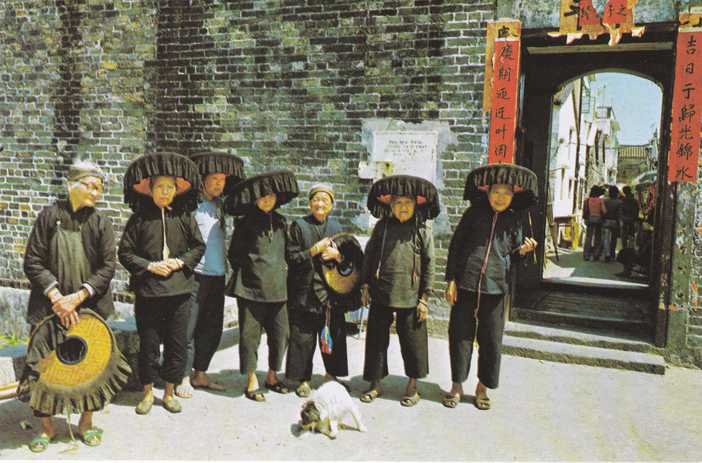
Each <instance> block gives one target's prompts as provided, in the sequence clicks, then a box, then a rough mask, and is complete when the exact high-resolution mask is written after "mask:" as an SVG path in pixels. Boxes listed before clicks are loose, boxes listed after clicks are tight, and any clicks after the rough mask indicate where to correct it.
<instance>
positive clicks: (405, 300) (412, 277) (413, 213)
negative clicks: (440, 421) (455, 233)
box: [361, 175, 441, 407]
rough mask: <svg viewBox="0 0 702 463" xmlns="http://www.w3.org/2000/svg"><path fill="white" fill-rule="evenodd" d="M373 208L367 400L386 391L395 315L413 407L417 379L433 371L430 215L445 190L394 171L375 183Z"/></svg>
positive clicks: (367, 275) (367, 261) (367, 268)
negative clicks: (375, 219)
mask: <svg viewBox="0 0 702 463" xmlns="http://www.w3.org/2000/svg"><path fill="white" fill-rule="evenodd" d="M368 209H370V211H371V213H372V214H373V215H374V216H375V217H379V218H380V221H378V223H377V224H376V225H375V227H374V228H373V232H372V234H371V237H370V239H369V240H368V243H367V244H366V251H365V258H364V261H363V271H362V272H361V283H362V285H363V286H362V288H363V289H362V291H363V294H364V299H365V301H364V302H365V303H366V304H367V302H368V299H369V296H370V301H371V306H370V311H369V315H368V331H367V333H366V348H365V360H364V367H363V379H364V380H366V381H368V382H369V383H370V388H369V389H368V390H367V391H366V392H365V393H363V395H361V401H362V402H366V403H368V402H372V401H373V400H375V398H377V397H378V396H379V395H380V394H381V389H380V381H381V380H382V379H383V378H384V377H386V376H387V375H388V359H387V352H388V346H389V343H390V325H391V324H392V322H393V317H394V319H395V323H396V328H397V334H398V336H399V338H400V347H401V351H402V359H403V361H404V366H405V375H406V376H407V378H408V380H407V387H406V389H405V395H404V397H402V400H401V401H400V403H401V404H402V405H403V406H405V407H412V406H414V405H416V404H417V402H419V400H420V395H419V392H418V390H417V379H420V378H423V377H425V376H426V375H427V374H428V373H429V352H428V338H427V323H426V320H427V317H428V315H429V306H428V301H429V296H430V293H431V288H432V285H433V280H434V237H433V234H432V229H431V226H430V225H429V224H427V223H426V221H427V220H431V219H433V218H435V217H436V216H438V215H439V212H440V210H441V209H440V206H439V196H438V193H437V191H436V187H435V186H434V185H433V184H432V183H431V182H429V181H427V180H424V179H422V178H419V177H412V176H408V175H393V176H390V177H385V178H383V179H381V180H378V181H376V182H375V183H374V184H373V186H372V187H371V189H370V192H369V193H368Z"/></svg>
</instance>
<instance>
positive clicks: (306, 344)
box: [285, 184, 349, 397]
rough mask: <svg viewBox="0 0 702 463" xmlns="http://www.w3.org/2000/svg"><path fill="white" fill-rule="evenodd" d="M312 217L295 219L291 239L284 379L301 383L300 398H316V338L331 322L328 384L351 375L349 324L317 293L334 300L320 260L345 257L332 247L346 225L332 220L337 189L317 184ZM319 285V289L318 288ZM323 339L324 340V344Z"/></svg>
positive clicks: (325, 357) (312, 197)
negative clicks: (322, 280)
mask: <svg viewBox="0 0 702 463" xmlns="http://www.w3.org/2000/svg"><path fill="white" fill-rule="evenodd" d="M309 201H310V203H309V205H310V212H311V213H310V214H309V215H307V216H305V217H302V218H299V219H297V220H295V221H294V222H293V223H292V224H291V225H290V233H289V235H288V251H287V253H288V262H289V264H290V268H289V272H288V310H289V312H290V346H289V347H288V356H287V361H286V366H285V377H286V378H287V380H289V381H293V382H298V383H299V385H298V387H297V388H296V390H295V393H296V394H297V395H298V396H300V397H307V396H309V395H310V394H311V393H312V390H311V388H310V384H309V382H310V379H311V378H312V359H313V357H314V351H315V346H316V343H317V338H318V336H320V333H321V331H322V329H323V328H324V326H325V321H326V319H327V317H329V330H330V334H331V339H332V346H333V347H332V351H331V353H325V352H324V351H322V360H323V361H324V367H325V369H326V380H328V381H329V380H334V379H336V378H337V377H339V376H347V375H348V374H349V373H348V359H347V357H346V323H345V319H344V311H343V309H341V308H335V309H332V308H331V306H330V305H328V304H324V303H322V301H321V300H320V297H319V295H318V293H317V291H320V290H321V291H323V292H324V293H325V294H323V296H327V297H325V300H329V297H328V296H329V295H328V292H329V290H327V289H325V288H323V287H321V288H317V287H316V286H322V285H319V284H318V283H319V282H318V281H315V278H317V279H319V275H318V269H317V268H316V267H315V260H314V259H315V258H316V257H317V256H319V258H321V259H322V260H324V261H332V260H336V261H337V262H341V253H340V252H339V250H338V249H337V248H336V247H335V246H333V245H332V241H331V239H330V238H331V237H332V236H334V235H336V234H337V233H340V232H341V231H342V229H341V225H340V224H339V222H338V221H337V220H336V219H334V218H333V217H329V214H330V213H331V211H332V208H333V205H334V190H333V189H332V188H331V186H329V185H324V184H317V185H314V186H313V187H312V188H311V189H310V192H309ZM315 283H317V284H315ZM320 340H321V339H320Z"/></svg>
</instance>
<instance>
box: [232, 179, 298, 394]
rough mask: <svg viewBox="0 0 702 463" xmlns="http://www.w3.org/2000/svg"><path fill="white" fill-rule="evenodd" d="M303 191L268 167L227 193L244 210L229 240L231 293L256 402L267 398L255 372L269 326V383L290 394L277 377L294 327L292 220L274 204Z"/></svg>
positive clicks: (235, 210)
mask: <svg viewBox="0 0 702 463" xmlns="http://www.w3.org/2000/svg"><path fill="white" fill-rule="evenodd" d="M298 192H299V189H298V186H297V180H296V179H295V175H294V174H293V173H292V172H289V171H279V172H269V173H266V174H261V175H257V176H255V177H251V178H249V179H247V180H246V181H244V182H241V183H239V184H238V185H237V186H236V187H235V188H234V191H233V192H232V194H231V195H229V196H228V197H227V200H226V203H225V211H226V212H228V213H230V214H232V215H240V216H241V217H239V218H238V219H237V220H236V221H235V224H234V234H233V235H232V240H231V244H230V246H229V253H228V258H229V264H230V265H231V268H232V279H231V280H230V283H229V285H228V287H229V294H231V295H233V296H236V298H237V304H238V310H239V329H240V342H239V370H240V372H241V374H245V375H246V376H247V378H246V389H245V391H244V395H245V396H246V397H247V398H248V399H251V400H254V401H256V402H262V401H264V400H265V399H266V398H265V396H264V395H263V391H262V390H261V389H259V383H258V378H257V377H256V365H257V363H258V346H259V343H260V342H261V335H262V332H263V330H264V329H265V331H266V335H267V338H268V373H267V374H266V381H265V386H266V388H267V389H270V390H272V391H275V392H278V393H281V394H286V393H288V392H289V391H288V388H287V387H285V385H284V384H283V383H282V382H280V381H278V377H277V371H278V370H280V369H281V367H282V364H283V357H284V356H285V349H286V348H287V345H288V336H289V333H290V328H289V326H288V309H287V305H286V302H287V300H288V294H287V281H286V280H287V275H288V268H287V263H286V259H285V257H286V256H285V251H286V246H287V236H286V235H287V220H286V219H285V217H284V216H283V215H281V214H279V213H278V212H277V211H276V210H275V209H276V208H277V207H279V206H282V205H283V204H286V203H288V202H289V201H291V200H292V199H293V198H294V197H295V196H297V194H298Z"/></svg>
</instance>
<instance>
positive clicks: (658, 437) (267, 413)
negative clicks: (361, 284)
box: [0, 329, 702, 461]
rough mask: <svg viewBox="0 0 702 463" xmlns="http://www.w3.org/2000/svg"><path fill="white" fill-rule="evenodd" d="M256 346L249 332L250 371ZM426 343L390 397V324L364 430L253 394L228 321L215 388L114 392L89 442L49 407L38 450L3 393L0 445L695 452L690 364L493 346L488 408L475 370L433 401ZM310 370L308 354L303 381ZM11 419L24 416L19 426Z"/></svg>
mask: <svg viewBox="0 0 702 463" xmlns="http://www.w3.org/2000/svg"><path fill="white" fill-rule="evenodd" d="M348 341H349V357H350V358H349V360H350V371H351V372H352V377H351V378H350V383H351V386H352V390H353V393H352V395H353V396H354V397H355V398H356V399H355V400H357V397H358V396H359V394H360V393H361V392H362V391H363V390H364V389H365V388H366V384H365V383H364V382H363V380H362V378H361V376H360V373H361V371H362V362H363V341H362V340H357V339H354V338H349V339H348ZM266 353H267V349H266V347H265V345H262V347H261V349H260V351H259V370H260V372H261V375H262V374H263V372H264V371H265V369H266ZM430 356H431V358H430V367H431V374H430V376H429V377H428V378H425V379H424V380H422V382H421V383H420V392H421V394H422V396H423V400H422V401H420V402H419V404H418V405H417V406H416V407H414V408H404V407H401V406H400V404H399V399H400V397H401V396H402V393H403V390H404V384H405V378H404V377H403V368H402V361H401V357H400V349H399V344H398V341H397V338H396V337H393V338H392V340H391V343H390V350H389V359H390V372H391V376H390V377H388V378H386V380H385V381H384V383H383V385H384V395H383V396H382V397H380V398H379V399H377V400H376V401H375V402H373V403H372V404H362V403H360V402H358V404H359V408H360V410H361V413H362V415H363V419H364V421H365V424H366V426H367V427H368V429H369V432H368V433H365V434H364V433H360V432H357V431H354V430H342V431H341V433H340V435H339V437H338V438H337V439H336V440H335V441H332V440H330V439H328V438H326V437H325V436H323V435H319V434H317V435H313V434H303V435H302V436H300V437H298V436H296V433H295V432H294V430H295V426H294V425H295V423H296V422H297V419H298V413H299V409H300V405H301V403H302V399H299V398H298V397H297V396H295V395H294V394H290V395H286V396H282V395H278V394H275V393H272V392H271V393H268V394H267V401H266V402H265V403H255V402H252V401H250V400H247V399H246V398H245V397H243V396H242V389H243V385H244V383H243V377H242V376H241V375H239V373H238V371H234V368H235V367H236V366H237V365H238V363H239V362H238V352H237V332H236V330H234V329H232V330H228V331H226V332H225V339H224V340H223V346H222V349H221V350H220V351H219V352H218V353H217V355H216V356H215V358H214V361H213V365H212V367H211V371H212V372H213V373H214V374H213V377H214V378H216V379H217V380H218V381H221V382H222V383H224V384H225V385H226V386H228V390H227V391H226V392H225V393H208V392H205V391H196V394H195V396H194V397H193V398H192V399H189V400H183V408H184V411H183V413H181V414H178V415H172V414H170V413H168V412H166V411H165V410H164V409H163V408H162V407H160V406H154V408H153V410H152V411H151V413H150V414H149V415H148V416H138V415H136V414H135V413H134V406H135V405H136V403H137V401H138V399H139V396H140V394H139V393H137V392H125V393H122V394H121V395H120V396H119V397H118V398H117V400H116V401H115V402H114V403H113V404H111V405H109V407H108V408H107V409H106V410H105V411H103V412H101V413H99V414H97V415H96V417H95V423H96V424H97V425H98V426H100V427H102V428H103V429H104V430H105V436H104V442H103V444H102V445H101V446H100V447H95V448H89V447H86V446H84V445H82V444H79V445H77V446H75V447H74V446H72V444H71V443H70V441H69V439H68V435H67V430H66V425H65V420H64V419H63V418H61V419H60V420H57V421H58V423H59V425H58V431H59V435H60V442H59V443H56V444H52V445H51V446H50V447H49V449H48V450H47V451H46V452H44V453H43V454H40V455H35V454H32V453H31V452H29V451H28V450H27V448H26V443H27V442H28V441H29V440H30V438H31V437H32V435H33V434H34V433H35V432H36V430H37V429H38V424H39V423H38V420H37V419H35V418H33V417H31V413H30V411H29V408H28V407H27V406H26V405H25V404H23V403H20V402H18V401H16V400H6V401H2V402H0V459H3V460H5V459H13V460H14V459H26V460H47V459H70V460H156V459H157V460H184V459H185V460H417V461H419V460H431V461H434V460H437V461H438V460H500V461H507V460H556V461H564V460H600V461H605V460H606V461H613V460H675V461H682V460H688V461H700V460H702V445H700V438H701V437H702V401H701V400H700V397H701V396H700V391H701V390H702V372H701V371H697V370H687V369H681V368H669V369H668V371H667V373H666V374H665V376H659V375H652V374H646V373H636V372H630V371H621V370H611V369H602V368H595V367H589V366H578V365H566V364H559V363H550V362H544V361H538V360H530V359H524V358H518V357H511V356H505V357H504V358H503V361H502V375H501V385H500V388H499V389H497V390H495V391H493V392H492V394H491V397H492V399H493V409H492V410H490V411H479V410H477V409H476V408H475V407H474V406H473V405H472V404H471V399H472V395H470V394H472V391H473V389H474V387H475V383H476V378H475V374H474V372H473V373H471V376H470V378H469V379H468V381H467V382H466V383H465V385H464V386H465V389H466V392H467V393H468V394H469V395H467V396H466V397H465V398H464V400H463V402H462V403H461V404H460V405H459V407H458V408H456V409H447V408H444V407H443V406H442V405H441V403H440V399H441V396H442V390H445V389H446V388H447V387H448V386H449V378H450V374H449V362H448V346H447V343H446V341H444V340H439V339H431V340H430ZM474 360H475V359H474ZM322 374H323V367H322V362H321V358H320V357H319V354H317V356H316V358H315V378H314V380H313V381H314V384H315V385H316V384H319V382H320V380H321V378H322ZM261 381H262V376H261ZM159 392H160V391H159ZM22 420H27V421H28V422H29V423H31V424H32V426H33V428H34V429H32V430H23V429H22V428H21V427H20V422H21V421H22ZM72 422H73V423H74V424H75V423H77V417H75V416H74V417H72Z"/></svg>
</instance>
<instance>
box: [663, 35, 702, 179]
mask: <svg viewBox="0 0 702 463" xmlns="http://www.w3.org/2000/svg"><path fill="white" fill-rule="evenodd" d="M701 78H702V30H696V31H694V32H691V31H683V30H682V29H681V30H679V31H678V43H677V48H676V57H675V84H674V90H673V110H672V113H671V118H672V120H671V127H670V128H671V133H670V136H671V139H670V151H669V152H668V181H669V182H692V183H694V182H697V160H698V158H699V152H700V129H702V79H701Z"/></svg>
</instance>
